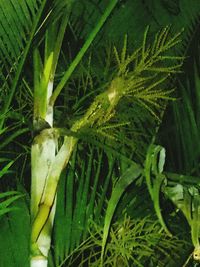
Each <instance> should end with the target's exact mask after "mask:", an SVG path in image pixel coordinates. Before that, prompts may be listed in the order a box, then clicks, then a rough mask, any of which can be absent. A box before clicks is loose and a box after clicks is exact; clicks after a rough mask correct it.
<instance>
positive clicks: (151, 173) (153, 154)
mask: <svg viewBox="0 0 200 267" xmlns="http://www.w3.org/2000/svg"><path fill="white" fill-rule="evenodd" d="M164 164H165V149H164V148H163V147H161V146H156V145H150V147H149V149H148V151H147V156H146V160H145V167H144V173H145V177H146V183H147V187H148V190H149V193H150V196H151V199H152V201H153V204H154V209H155V212H156V214H157V217H158V219H159V221H160V223H161V225H162V227H163V228H164V229H165V231H166V233H167V234H168V235H170V236H171V233H170V232H169V230H168V228H167V226H166V224H165V222H164V219H163V217H162V213H161V208H160V191H161V187H162V185H163V183H164V181H165V180H166V178H165V176H164V175H163V174H162V171H163V167H164Z"/></svg>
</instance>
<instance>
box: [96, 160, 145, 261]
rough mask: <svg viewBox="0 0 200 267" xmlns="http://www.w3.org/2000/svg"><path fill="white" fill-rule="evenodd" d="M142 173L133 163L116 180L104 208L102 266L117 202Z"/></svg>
mask: <svg viewBox="0 0 200 267" xmlns="http://www.w3.org/2000/svg"><path fill="white" fill-rule="evenodd" d="M141 174H142V169H141V167H140V166H139V165H137V164H134V165H133V166H131V167H130V168H129V169H127V170H126V171H125V173H124V174H123V175H122V176H121V177H120V178H119V180H118V181H117V182H116V184H115V186H114V188H113V190H112V194H111V197H110V200H109V201H108V206H107V209H106V214H105V219H104V229H103V240H102V250H101V265H102V266H103V257H104V252H105V247H106V242H107V239H108V234H109V228H110V224H111V221H112V218H113V215H114V212H115V209H116V207H117V204H118V202H119V200H120V198H121V196H122V195H123V193H124V192H125V190H126V188H127V187H128V186H129V185H130V184H131V183H132V182H133V181H135V180H136V179H137V178H138V177H139V176H140V175H141Z"/></svg>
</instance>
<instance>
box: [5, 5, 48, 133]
mask: <svg viewBox="0 0 200 267" xmlns="http://www.w3.org/2000/svg"><path fill="white" fill-rule="evenodd" d="M45 4H46V0H40V1H33V0H30V1H24V0H22V1H21V2H20V4H19V1H16V0H12V1H11V0H9V1H5V0H3V1H1V2H0V34H1V43H0V58H1V61H2V74H1V81H0V82H1V84H0V85H1V88H2V90H1V95H0V98H1V99H4V102H3V103H2V108H1V112H3V113H7V111H8V109H9V106H10V104H11V101H12V98H13V95H14V93H15V89H16V87H17V84H18V81H19V78H20V75H21V72H22V68H23V66H24V63H25V60H26V58H27V55H28V52H29V49H30V46H31V43H32V40H33V38H34V34H35V32H36V29H37V27H38V24H39V20H40V17H41V14H42V11H43V9H44V6H45ZM3 123H4V119H2V120H1V122H0V128H1V127H2V125H3Z"/></svg>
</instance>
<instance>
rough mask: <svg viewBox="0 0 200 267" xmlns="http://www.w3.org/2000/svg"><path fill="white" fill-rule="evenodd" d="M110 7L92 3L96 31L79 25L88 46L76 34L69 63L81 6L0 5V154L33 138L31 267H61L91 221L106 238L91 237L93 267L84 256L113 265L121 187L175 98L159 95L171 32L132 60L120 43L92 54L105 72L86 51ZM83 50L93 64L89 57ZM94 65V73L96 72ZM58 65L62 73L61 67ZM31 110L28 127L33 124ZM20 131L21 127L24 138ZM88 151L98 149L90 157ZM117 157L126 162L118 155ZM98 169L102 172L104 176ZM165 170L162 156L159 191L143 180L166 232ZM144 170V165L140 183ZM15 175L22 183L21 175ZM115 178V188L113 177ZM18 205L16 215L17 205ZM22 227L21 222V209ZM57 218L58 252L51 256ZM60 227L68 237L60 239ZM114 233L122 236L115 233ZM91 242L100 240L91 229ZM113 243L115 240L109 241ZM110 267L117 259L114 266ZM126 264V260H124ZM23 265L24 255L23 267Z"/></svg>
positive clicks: (173, 61)
mask: <svg viewBox="0 0 200 267" xmlns="http://www.w3.org/2000/svg"><path fill="white" fill-rule="evenodd" d="M97 2H98V1H97ZM85 3H86V4H88V3H89V2H88V1H85ZM117 3H118V1H117V0H112V1H110V2H109V4H106V1H105V2H103V4H102V5H101V4H100V3H97V4H98V5H99V6H100V7H101V8H102V9H103V10H104V11H103V12H102V14H101V16H100V17H99V18H98V22H97V23H96V25H95V26H94V28H93V27H91V26H90V25H87V24H86V29H87V32H90V33H89V34H88V36H87V37H86V36H84V34H83V33H82V36H81V38H83V39H85V41H84V44H83V45H82V47H81V48H80V50H79V52H77V54H76V51H71V53H69V55H67V56H66V54H67V51H66V50H67V49H66V47H65V45H64V44H65V43H66V42H67V41H70V38H68V36H70V34H73V35H74V36H73V38H72V39H75V40H76V38H77V35H78V34H80V30H79V29H77V24H76V23H77V21H78V19H77V17H76V10H78V11H77V13H78V12H79V11H80V6H79V5H81V3H78V4H77V5H75V4H74V1H58V0H54V1H24V0H23V1H22V3H21V5H18V3H17V1H15V0H11V1H7V2H6V3H5V1H2V2H1V3H0V8H1V10H2V11H3V12H2V17H1V35H2V45H1V47H0V53H1V63H2V67H1V88H2V90H1V99H2V103H1V104H2V109H1V112H2V116H1V118H0V126H1V130H0V131H1V132H2V134H3V138H4V141H3V142H2V143H1V145H0V147H1V149H3V148H5V147H7V146H9V145H10V147H11V148H13V147H14V146H13V144H12V143H11V142H13V141H15V140H20V138H21V135H22V134H25V133H27V132H28V131H30V129H31V130H32V132H33V138H34V139H33V142H32V146H31V197H30V198H31V199H30V202H31V212H30V213H31V234H30V236H31V237H30V239H31V240H30V242H31V252H30V253H31V266H47V262H48V255H49V254H50V258H49V265H50V266H61V263H62V261H64V259H65V258H66V257H68V255H70V253H72V254H73V251H76V250H75V249H76V247H78V246H79V245H80V243H81V242H82V241H83V240H86V238H87V237H88V235H89V232H88V229H89V226H90V220H91V221H94V225H95V224H97V223H99V224H101V225H102V224H104V227H103V234H100V235H99V236H100V237H98V240H101V238H102V243H101V245H102V250H101V252H100V257H99V256H98V257H97V258H96V259H95V257H93V256H90V257H91V258H92V262H96V263H94V264H102V265H103V264H107V262H110V263H111V262H112V260H111V259H108V255H109V254H110V253H111V252H110V251H112V250H111V249H110V246H111V247H112V242H113V241H112V242H111V243H109V244H110V246H109V245H108V246H107V247H106V243H107V241H108V238H109V230H110V229H112V228H110V226H111V222H112V219H113V216H114V212H115V210H116V207H117V205H118V203H119V200H120V199H121V197H122V196H123V194H124V192H125V190H126V189H127V187H128V186H129V185H130V184H131V183H132V182H135V181H136V180H137V179H138V178H139V177H140V176H141V175H142V173H143V167H142V164H143V161H144V155H145V154H146V149H147V146H148V144H149V143H150V141H151V138H152V136H153V135H155V133H156V131H157V130H154V128H155V126H156V125H157V124H159V123H160V120H161V117H162V115H160V112H161V113H162V111H164V109H165V106H166V102H167V101H168V100H170V99H172V98H171V97H170V93H171V92H172V90H173V88H171V87H170V88H169V89H166V87H168V86H169V85H168V83H167V82H166V81H167V79H168V77H169V76H170V75H172V74H174V73H177V72H178V71H179V68H180V66H181V65H182V57H179V56H173V55H172V54H171V53H170V50H171V49H172V48H174V46H176V45H179V44H180V38H179V37H180V33H178V34H175V35H174V36H170V28H169V27H165V28H164V29H163V30H162V31H160V32H159V33H157V34H156V36H155V38H154V40H151V42H150V41H149V39H148V32H149V29H148V28H147V29H146V30H145V32H144V37H143V41H142V45H141V46H140V47H139V48H137V49H135V50H134V51H133V52H132V50H130V49H129V47H130V44H129V46H128V38H127V36H125V38H124V42H123V45H122V49H121V51H120V50H119V49H117V48H116V47H114V49H113V48H112V46H107V47H106V49H105V50H103V49H100V48H99V49H100V50H101V51H102V54H103V53H104V54H103V55H105V54H106V59H105V62H102V58H100V60H99V55H97V54H96V53H95V52H93V49H92V48H91V44H93V45H94V46H95V45H97V44H96V43H95V37H96V36H98V34H99V33H100V30H101V28H102V27H103V24H104V23H105V21H106V19H108V18H109V17H110V14H111V12H112V11H113V10H114V7H115V6H116V5H117ZM76 8H77V9H76ZM7 13H8V15H7ZM70 14H71V15H70ZM17 17H18V18H19V20H18V21H17ZM86 17H87V16H86ZM78 18H79V17H78ZM16 22H18V23H16ZM78 26H80V24H78ZM85 31H86V30H85ZM83 32H84V30H83ZM67 38H68V39H67ZM71 46H72V45H71ZM89 48H90V52H91V53H92V52H93V54H89V53H88V51H89ZM71 49H72V47H71ZM119 51H120V52H119ZM74 54H75V55H74ZM86 55H87V57H84V56H86ZM86 58H87V59H86ZM88 58H89V59H88ZM94 60H95V61H96V64H95V65H94V66H93V64H94V63H93V62H94ZM66 62H67V64H66ZM32 63H33V64H32ZM61 63H62V64H61ZM63 63H65V64H66V65H67V67H66V65H65V66H64V67H63V66H62V65H63ZM102 63H103V64H102ZM30 66H31V67H30ZM97 71H99V73H96V72H97ZM32 74H33V75H32ZM32 76H33V77H32ZM32 88H33V90H32ZM18 93H19V95H18ZM59 95H60V97H59ZM14 96H15V98H14ZM23 103H24V104H23ZM56 103H57V106H56ZM63 103H64V104H63ZM31 109H32V110H33V126H32V123H30V119H32V115H31V112H30V110H31ZM127 109H129V110H128V111H127ZM60 114H62V116H66V122H65V123H64V124H63V123H62V124H61V125H60V121H62V120H63V118H62V117H61V116H60ZM71 114H72V115H71ZM141 114H142V116H141ZM57 118H58V120H57V121H56V119H57ZM16 121H17V122H16ZM13 122H14V123H13ZM11 125H12V126H11ZM22 125H24V126H25V127H23V129H21V127H22ZM6 126H7V129H6V130H5V127H6ZM147 126H148V127H149V126H153V130H152V132H150V134H149V133H148V132H147V131H146V129H145V127H147ZM144 129H145V131H144ZM14 131H15V132H14ZM133 136H134V140H133ZM21 143H22V142H21ZM27 143H28V144H29V145H30V142H27ZM94 147H99V148H98V149H97V148H96V150H95V148H94ZM119 148H120V150H122V151H123V153H122V152H120V153H119V152H118V153H117V150H119ZM20 149H22V150H23V151H24V150H25V153H24V154H25V155H30V154H29V153H30V149H29V148H27V147H25V146H23V145H22V144H20ZM85 151H87V152H85ZM2 153H5V151H2ZM155 153H157V152H155ZM85 154H86V155H85ZM156 155H157V154H156ZM101 162H104V164H105V162H107V163H106V166H107V167H106V170H104V171H103V170H101V164H100V163H101ZM147 163H148V162H147ZM163 163H164V159H163V157H162V155H161V157H160V165H159V171H158V172H156V173H154V175H156V178H158V177H159V179H160V178H161V180H160V181H159V183H158V184H157V185H156V186H157V187H152V184H151V181H150V180H148V177H147V184H148V187H149V191H150V192H151V197H152V199H153V200H154V206H155V209H156V213H157V215H158V217H159V219H160V221H161V223H162V226H163V227H165V229H167V228H166V226H165V224H164V221H163V220H162V217H161V213H160V211H159V200H158V194H159V189H160V188H161V184H162V182H163V176H162V168H163ZM150 165H151V164H150ZM9 166H10V165H7V167H5V168H4V169H3V170H6V168H8V167H9ZM150 167H151V166H150ZM150 167H149V168H148V164H147V166H146V169H145V172H146V176H148V172H149V171H150ZM154 167H155V165H154ZM155 168H157V167H155ZM155 168H154V169H155ZM3 172H4V171H3ZM21 174H22V175H25V170H23V171H22V172H21ZM66 174H67V175H66ZM120 175H121V178H120V179H119V180H118V181H117V180H116V177H119V176H120ZM60 176H61V179H60ZM91 177H94V178H93V180H92V178H91ZM101 177H105V181H103V182H102V181H101ZM59 183H60V184H59ZM77 185H78V190H77V192H76V186H77ZM111 185H115V186H112V187H111ZM99 186H100V189H99V188H98V187H99ZM91 188H92V189H93V191H92V192H91ZM110 188H112V189H110ZM75 192H76V194H75ZM57 193H58V199H57ZM5 194H9V193H5ZM74 194H75V195H74ZM20 196H21V195H20ZM18 198H19V196H18V195H17V196H14V197H13V198H11V199H10V202H9V203H11V202H12V201H13V200H16V199H18ZM107 198H108V199H109V201H108V204H107V203H106V201H105V199H107ZM56 199H57V201H56ZM65 200H66V207H65V209H64V208H63V203H64V202H65ZM28 201H29V200H28ZM56 202H57V203H56ZM16 205H17V206H19V207H20V206H21V207H22V206H23V204H22V202H20V201H18V202H17V204H16ZM56 206H57V208H56ZM84 208H85V212H84ZM24 209H26V208H25V207H24ZM14 212H15V211H12V215H10V216H13V217H14V216H16V217H17V216H18V214H19V213H17V211H16V213H14ZM55 213H56V215H55ZM55 216H56V217H55ZM25 217H26V220H27V221H28V218H29V216H28V212H27V209H26V214H25ZM54 217H55V227H54V232H53V238H55V240H53V244H55V249H54V250H53V249H52V250H51V253H49V250H50V246H51V243H52V240H51V237H52V233H51V232H52V227H53V225H54ZM104 220H105V222H104ZM147 221H148V219H147ZM62 222H64V223H65V225H66V228H65V229H62ZM126 222H127V223H128V225H129V226H130V227H129V228H130V229H134V227H133V224H132V223H131V222H129V221H127V219H126V218H125V224H126ZM7 223H8V222H5V225H7ZM113 229H114V228H113ZM144 229H145V227H144ZM144 229H143V228H142V230H140V231H145V230H144ZM155 229H157V226H155ZM28 231H29V227H28V223H27V227H26V234H27V236H28V237H26V238H25V242H27V240H28V242H29V234H28ZM113 231H114V232H115V231H117V232H119V229H118V230H113ZM147 231H149V230H147ZM150 231H153V230H150ZM155 231H156V230H155ZM91 233H92V232H91ZM96 233H97V234H98V233H99V230H98V228H96ZM110 233H113V232H112V231H111V232H110ZM130 233H132V232H131V231H130ZM92 235H93V234H92ZM115 235H116V232H115V234H113V236H112V240H114V239H115ZM95 242H96V241H95ZM157 243H158V242H157V241H156V242H155V244H156V245H157ZM131 246H132V245H131ZM97 250H98V248H97ZM25 251H26V252H27V247H26V246H25ZM93 253H95V251H93ZM149 255H150V254H149ZM81 257H82V256H81ZM131 257H132V256H130V259H131ZM128 258H129V257H128ZM141 258H142V257H141ZM117 259H118V255H117V254H116V258H115V261H116V260H117ZM123 260H127V256H125V257H124V258H123ZM15 261H16V262H17V264H18V265H19V266H20V264H19V262H20V260H19V261H18V259H17V258H16V259H15ZM26 261H27V253H26V256H25V257H24V263H23V264H24V266H26V265H27V263H25V262H26ZM134 261H135V259H133V262H134ZM136 261H137V260H136ZM64 262H65V261H64ZM83 262H84V261H83ZM89 262H90V260H89ZM92 262H91V264H93V263H92ZM110 263H109V264H110ZM3 264H4V265H9V264H10V262H9V261H6V259H5V262H4V263H3ZM54 264H55V265H54Z"/></svg>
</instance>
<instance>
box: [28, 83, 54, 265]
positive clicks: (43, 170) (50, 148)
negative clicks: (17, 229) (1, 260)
mask: <svg viewBox="0 0 200 267" xmlns="http://www.w3.org/2000/svg"><path fill="white" fill-rule="evenodd" d="M52 91H53V81H52V80H51V79H50V81H49V83H48V87H47V107H46V109H47V112H46V117H45V121H46V122H48V124H49V125H50V126H51V127H53V107H52V106H50V105H49V104H48V103H49V99H50V97H51V95H52ZM56 149H57V137H56V136H55V135H54V133H53V131H52V129H47V130H44V131H42V133H40V135H39V136H37V137H36V138H35V139H34V142H33V145H32V149H31V167H32V171H31V176H32V180H31V181H32V184H31V217H32V222H33V221H34V219H35V218H36V216H37V213H38V210H39V205H40V203H41V199H42V195H43V193H44V189H45V186H46V183H47V178H48V176H49V172H50V169H51V165H52V164H53V161H54V160H55V155H56ZM55 207H56V201H55V200H54V203H53V206H52V209H51V211H50V214H49V217H48V220H47V222H46V223H45V226H44V227H43V229H42V231H41V232H40V235H39V237H38V239H37V241H36V244H32V246H35V247H36V251H37V253H35V254H34V253H33V252H32V255H31V260H30V266H31V267H47V263H48V260H47V259H48V252H49V249H50V245H51V229H52V227H53V221H54V216H55ZM38 254H39V255H38Z"/></svg>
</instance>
